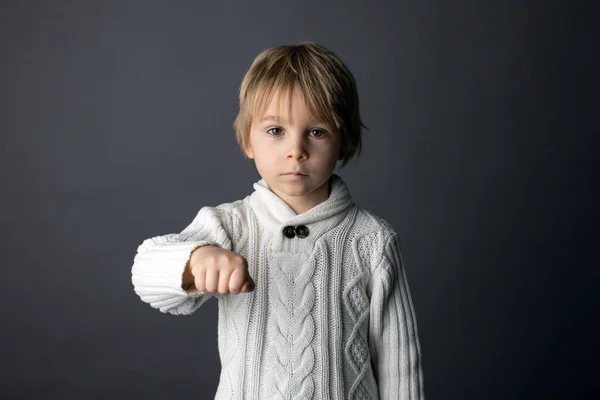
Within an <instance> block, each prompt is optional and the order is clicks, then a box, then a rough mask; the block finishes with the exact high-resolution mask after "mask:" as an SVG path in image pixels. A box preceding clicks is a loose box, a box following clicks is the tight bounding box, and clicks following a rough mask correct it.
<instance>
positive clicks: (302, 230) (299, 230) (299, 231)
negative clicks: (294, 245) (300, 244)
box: [296, 225, 308, 239]
mask: <svg viewBox="0 0 600 400" xmlns="http://www.w3.org/2000/svg"><path fill="white" fill-rule="evenodd" d="M296 235H298V237H299V238H300V239H304V238H305V237H307V236H308V228H307V227H305V226H304V225H298V226H297V227H296Z"/></svg>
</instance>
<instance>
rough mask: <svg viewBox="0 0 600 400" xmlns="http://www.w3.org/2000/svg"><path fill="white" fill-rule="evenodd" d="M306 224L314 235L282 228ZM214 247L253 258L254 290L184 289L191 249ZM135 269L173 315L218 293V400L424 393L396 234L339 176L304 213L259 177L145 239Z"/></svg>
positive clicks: (144, 296)
mask: <svg viewBox="0 0 600 400" xmlns="http://www.w3.org/2000/svg"><path fill="white" fill-rule="evenodd" d="M299 225H304V226H305V227H306V228H308V232H309V233H308V236H306V237H303V238H298V237H297V236H294V237H292V238H289V237H286V236H285V235H284V234H283V229H284V228H285V227H289V226H291V227H298V226H299ZM207 244H211V245H215V246H219V247H222V248H224V249H228V250H232V251H234V252H236V253H239V254H240V255H242V256H243V257H245V258H246V259H247V260H248V269H249V273H250V275H251V276H252V277H253V279H254V280H255V282H256V289H255V290H254V291H253V292H252V293H244V294H238V295H227V296H220V295H212V294H207V293H199V292H197V291H193V290H191V291H188V292H186V291H184V290H183V289H182V288H181V279H182V273H183V270H184V268H185V265H186V263H187V261H188V260H189V257H190V254H191V252H192V251H193V250H194V249H195V248H196V247H198V246H203V245H207ZM131 271H132V276H131V278H132V283H133V286H134V290H135V292H136V293H137V294H138V295H139V297H140V299H141V300H142V301H144V302H146V303H148V304H150V305H151V306H152V307H155V308H157V309H159V310H160V311H162V312H165V313H171V314H175V315H181V314H192V313H193V312H194V311H195V310H196V309H197V308H198V307H200V306H201V305H202V304H203V303H204V302H205V301H207V300H208V299H209V298H211V297H215V298H216V299H217V301H218V307H219V320H218V325H217V328H218V349H219V357H220V359H221V367H222V369H221V375H220V380H219V387H218V389H217V393H216V397H215V398H216V399H231V400H233V399H256V400H264V399H286V400H287V399H290V400H291V399H319V400H320V399H328V400H338V399H340V400H341V399H353V400H354V399H359V400H366V399H372V400H376V399H386V400H387V399H394V400H397V399H423V398H424V395H423V377H422V367H421V350H420V346H419V340H418V334H417V323H416V318H415V314H414V308H413V304H412V300H411V297H410V292H409V290H408V284H407V281H406V273H405V271H404V266H403V265H402V259H401V253H400V245H399V240H398V238H397V235H396V233H395V231H394V230H393V229H392V227H391V226H390V225H389V224H388V223H387V222H386V221H385V220H383V219H381V218H379V217H377V216H375V215H374V214H372V213H370V212H368V211H366V210H363V209H361V208H358V207H357V206H356V205H355V204H354V203H353V202H352V199H351V197H350V193H349V191H348V188H347V186H346V185H345V183H344V182H343V181H342V179H341V178H340V177H339V176H337V175H333V176H332V183H331V193H330V196H329V198H328V199H327V200H326V201H324V202H322V203H320V204H318V205H316V206H315V207H313V208H312V209H310V210H308V211H306V212H304V213H301V214H296V213H295V212H294V211H293V210H292V209H291V208H290V207H289V206H288V205H287V204H286V203H285V202H284V201H283V200H281V199H280V198H279V197H277V196H276V195H275V194H274V193H273V192H272V191H271V190H270V188H269V186H268V184H267V183H266V182H265V181H264V180H260V181H258V182H256V183H255V184H254V192H252V193H251V194H249V195H248V196H246V197H245V198H244V199H243V200H238V201H235V202H232V203H225V204H221V205H219V206H217V207H203V208H202V209H200V211H199V212H198V214H197V215H196V217H195V218H194V220H193V221H192V223H191V224H190V225H189V226H188V227H186V228H185V229H184V230H183V231H182V232H181V233H170V234H166V235H163V236H156V237H153V238H150V239H146V240H145V241H144V242H143V243H142V244H141V245H140V246H139V247H138V252H137V254H136V255H135V257H134V263H133V266H132V270H131ZM205 345H210V344H205ZM192 351H193V350H192ZM165 368H168V366H165ZM199 396H200V397H202V398H206V397H209V396H210V395H209V394H200V395H199Z"/></svg>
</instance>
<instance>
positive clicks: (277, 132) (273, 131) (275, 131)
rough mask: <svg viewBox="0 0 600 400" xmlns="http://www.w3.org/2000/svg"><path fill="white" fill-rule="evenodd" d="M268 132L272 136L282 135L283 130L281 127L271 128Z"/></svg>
mask: <svg viewBox="0 0 600 400" xmlns="http://www.w3.org/2000/svg"><path fill="white" fill-rule="evenodd" d="M267 133H268V134H269V135H272V136H280V135H281V134H282V133H283V131H282V130H281V128H271V129H269V130H267Z"/></svg>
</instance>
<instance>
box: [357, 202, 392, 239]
mask: <svg viewBox="0 0 600 400" xmlns="http://www.w3.org/2000/svg"><path fill="white" fill-rule="evenodd" d="M356 210H357V211H356V223H355V224H354V225H355V226H356V227H357V228H358V229H359V230H361V231H364V234H366V235H372V234H380V235H382V236H383V237H390V236H392V235H395V234H396V231H395V229H394V227H393V226H392V224H391V223H389V222H388V221H387V220H386V219H384V218H383V217H380V216H379V215H377V214H375V213H373V212H371V211H369V210H367V209H364V208H362V207H358V206H356Z"/></svg>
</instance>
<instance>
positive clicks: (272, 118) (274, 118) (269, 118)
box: [258, 115, 326, 124]
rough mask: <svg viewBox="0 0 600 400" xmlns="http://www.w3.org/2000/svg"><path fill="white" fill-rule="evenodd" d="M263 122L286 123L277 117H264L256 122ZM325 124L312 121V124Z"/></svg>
mask: <svg viewBox="0 0 600 400" xmlns="http://www.w3.org/2000/svg"><path fill="white" fill-rule="evenodd" d="M264 121H277V122H287V120H286V119H282V118H280V117H279V116H277V115H265V116H264V117H262V118H261V119H260V120H259V121H258V122H264ZM325 123H326V122H322V121H319V120H316V119H315V120H313V122H312V124H325Z"/></svg>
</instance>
